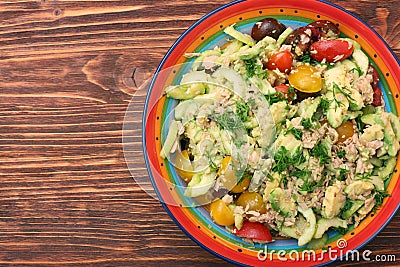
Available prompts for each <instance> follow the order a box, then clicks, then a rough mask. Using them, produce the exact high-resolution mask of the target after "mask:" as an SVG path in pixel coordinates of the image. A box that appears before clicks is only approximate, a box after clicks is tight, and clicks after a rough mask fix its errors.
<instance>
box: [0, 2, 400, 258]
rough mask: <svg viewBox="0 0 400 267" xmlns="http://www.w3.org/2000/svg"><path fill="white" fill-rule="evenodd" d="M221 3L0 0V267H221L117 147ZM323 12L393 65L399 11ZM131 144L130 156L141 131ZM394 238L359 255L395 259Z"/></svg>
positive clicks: (396, 227)
mask: <svg viewBox="0 0 400 267" xmlns="http://www.w3.org/2000/svg"><path fill="white" fill-rule="evenodd" d="M228 2H229V1H222V0H219V1H212V2H211V1H206V0H196V1H183V0H182V1H165V0H163V1H159V0H158V1H154V0H129V1H128V0H125V1H123V0H120V1H116V0H82V1H79V0H58V1H56V0H19V1H18V0H13V1H0V75H1V79H0V148H1V149H0V265H1V266H5V265H14V266H25V265H26V266H28V265H37V266H82V265H88V266H92V265H96V266H161V265H165V266H227V265H228V264H227V263H226V262H224V261H222V260H220V259H218V258H216V257H214V256H213V255H211V254H209V253H208V252H206V251H204V250H203V249H201V248H200V247H199V246H197V245H196V244H195V243H194V242H193V241H191V240H190V239H189V238H188V237H186V236H185V235H184V234H183V233H182V232H181V231H180V230H179V228H178V227H177V226H176V225H175V224H174V223H173V222H172V220H171V219H170V218H169V216H168V215H167V213H166V212H165V211H164V210H163V208H162V206H161V204H160V203H158V202H157V201H155V200H154V199H152V198H151V197H149V196H148V195H147V194H146V193H145V192H144V191H142V190H141V189H140V188H139V186H137V185H136V184H135V183H134V182H133V180H132V178H131V174H130V172H129V171H128V169H127V166H126V163H125V159H124V155H123V150H122V144H121V135H122V130H121V129H122V123H123V119H124V115H125V110H126V108H127V105H128V103H129V101H130V100H131V98H132V96H133V95H134V93H135V91H136V90H137V86H138V85H139V84H140V83H141V82H143V81H144V80H146V78H147V77H149V76H150V75H151V73H152V72H153V71H154V70H155V69H156V67H157V65H158V63H159V62H160V60H161V59H162V57H163V55H164V54H165V53H166V51H167V50H168V48H169V47H170V46H171V45H172V43H173V42H174V41H175V40H176V39H177V38H178V37H179V35H180V34H182V33H183V32H184V30H185V29H186V28H188V27H189V26H190V25H191V24H193V23H194V22H195V21H196V20H197V19H199V18H201V17H202V16H203V15H205V14H206V13H208V12H210V11H211V10H213V9H215V8H217V7H219V6H221V5H222V4H225V3H228ZM332 2H333V3H336V4H339V5H341V6H343V7H345V8H347V9H348V10H350V11H352V12H354V13H355V14H357V15H358V16H360V17H361V18H362V19H363V20H365V21H366V22H368V23H369V24H370V25H371V26H373V27H374V28H375V29H376V30H377V32H378V33H380V34H381V35H382V36H383V37H384V38H385V40H386V41H387V42H388V43H389V45H390V46H391V47H392V48H393V50H394V51H395V53H396V54H397V56H399V55H400V41H399V40H400V19H399V14H400V2H399V1H397V0H391V1H382V0H381V1H376V0H364V1H347V0H335V1H332ZM132 77H134V78H135V79H134V80H133V79H132ZM133 104H134V105H137V107H138V109H139V110H140V107H141V106H142V105H143V97H138V98H133ZM140 116H141V114H140V112H138V116H137V120H135V123H138V125H139V124H140V120H141V117H140ZM138 129H139V128H138ZM133 144H134V146H135V148H136V149H137V151H140V149H141V132H140V130H137V131H135V132H134V138H133ZM135 161H136V162H135V166H136V167H135V169H134V171H133V173H134V175H135V176H137V177H145V176H146V175H147V172H146V169H145V165H144V160H143V158H142V157H140V154H139V153H138V157H137V158H136V159H135ZM399 231H400V216H399V215H396V216H395V217H394V218H393V220H392V221H391V222H390V223H389V224H388V226H387V227H386V228H385V229H384V230H383V231H382V232H381V233H380V234H379V235H378V237H377V238H375V239H374V240H373V241H372V242H370V243H369V244H368V245H367V246H366V247H365V249H369V250H371V251H373V253H374V254H395V255H396V256H397V259H400V251H399V249H398V248H399V247H400V241H399V238H398V235H399ZM393 264H394V263H391V264H390V263H386V264H385V266H391V265H393ZM334 265H336V266H347V265H359V266H366V265H368V266H376V265H377V264H376V262H375V263H373V262H371V263H366V262H359V263H356V262H352V263H340V262H339V263H335V264H334ZM393 266H394V265H393Z"/></svg>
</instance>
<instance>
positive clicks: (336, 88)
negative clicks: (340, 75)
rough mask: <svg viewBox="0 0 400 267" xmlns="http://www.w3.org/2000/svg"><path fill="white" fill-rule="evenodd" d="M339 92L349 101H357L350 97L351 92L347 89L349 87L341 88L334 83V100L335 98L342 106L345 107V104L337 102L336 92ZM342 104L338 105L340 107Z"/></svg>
mask: <svg viewBox="0 0 400 267" xmlns="http://www.w3.org/2000/svg"><path fill="white" fill-rule="evenodd" d="M336 90H337V91H339V92H340V93H342V94H343V95H344V96H345V97H346V98H347V99H348V100H350V101H353V102H354V101H355V99H354V98H353V97H352V96H351V95H350V93H351V92H350V90H349V89H347V87H346V86H343V87H342V88H341V87H340V86H339V85H337V84H336V83H333V94H334V98H335V101H336V102H337V103H340V104H342V105H343V103H341V102H338V101H337V100H336V97H335V91H336ZM340 104H338V105H339V106H340Z"/></svg>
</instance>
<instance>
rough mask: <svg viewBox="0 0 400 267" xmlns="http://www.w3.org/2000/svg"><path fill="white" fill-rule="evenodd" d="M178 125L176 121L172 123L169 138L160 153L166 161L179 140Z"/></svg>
mask: <svg viewBox="0 0 400 267" xmlns="http://www.w3.org/2000/svg"><path fill="white" fill-rule="evenodd" d="M178 130H179V129H178V123H177V122H176V121H172V122H171V125H170V126H169V130H168V134H167V138H166V139H165V141H164V144H163V147H162V149H161V151H160V156H161V157H162V158H163V159H165V158H166V157H167V156H168V154H169V152H170V151H171V149H172V146H173V145H174V143H175V141H176V139H177V138H178Z"/></svg>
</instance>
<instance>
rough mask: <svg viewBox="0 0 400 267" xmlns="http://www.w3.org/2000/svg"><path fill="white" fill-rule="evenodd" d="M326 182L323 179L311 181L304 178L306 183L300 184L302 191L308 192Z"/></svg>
mask: <svg viewBox="0 0 400 267" xmlns="http://www.w3.org/2000/svg"><path fill="white" fill-rule="evenodd" d="M323 183H324V180H323V179H321V180H319V181H318V183H317V182H315V181H309V180H304V183H303V185H302V186H300V188H299V189H300V190H301V191H306V192H308V193H310V192H313V191H314V190H315V189H316V188H317V187H320V186H322V184H323Z"/></svg>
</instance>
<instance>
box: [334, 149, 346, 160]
mask: <svg viewBox="0 0 400 267" xmlns="http://www.w3.org/2000/svg"><path fill="white" fill-rule="evenodd" d="M336 154H337V155H338V157H339V158H340V159H344V158H345V157H346V151H344V150H339V151H338V152H336Z"/></svg>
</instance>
